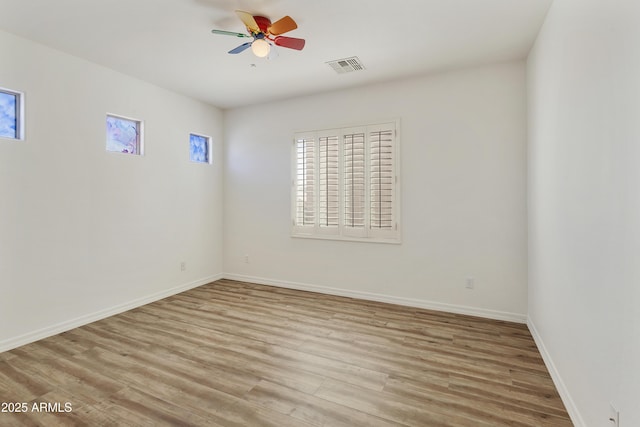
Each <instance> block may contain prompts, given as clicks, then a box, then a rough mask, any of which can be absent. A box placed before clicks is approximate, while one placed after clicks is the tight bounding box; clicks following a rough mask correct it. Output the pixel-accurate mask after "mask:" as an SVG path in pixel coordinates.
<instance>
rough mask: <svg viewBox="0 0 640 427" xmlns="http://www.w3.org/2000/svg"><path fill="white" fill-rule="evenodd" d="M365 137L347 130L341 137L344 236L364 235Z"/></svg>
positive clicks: (362, 133) (361, 131) (360, 132)
mask: <svg viewBox="0 0 640 427" xmlns="http://www.w3.org/2000/svg"><path fill="white" fill-rule="evenodd" d="M365 136H366V133H365V131H364V129H362V130H347V131H346V132H344V133H343V136H342V152H343V159H342V161H343V170H344V174H343V181H342V182H343V188H344V190H343V191H344V207H343V213H344V228H345V230H344V231H345V234H349V235H364V230H365V209H366V200H365V199H366V188H365V187H366V171H365V161H366V157H365Z"/></svg>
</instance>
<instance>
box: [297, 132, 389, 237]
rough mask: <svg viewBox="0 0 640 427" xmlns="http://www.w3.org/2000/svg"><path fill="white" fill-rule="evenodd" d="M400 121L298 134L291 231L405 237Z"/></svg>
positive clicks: (315, 234) (309, 234)
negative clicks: (402, 232)
mask: <svg viewBox="0 0 640 427" xmlns="http://www.w3.org/2000/svg"><path fill="white" fill-rule="evenodd" d="M396 128H397V122H390V123H382V124H375V125H365V126H358V127H351V128H341V129H331V130H322V131H313V132H299V133H296V134H295V137H294V143H293V146H294V149H293V188H292V205H293V206H292V215H293V219H292V222H293V228H292V235H293V236H295V237H313V238H328V239H338V240H358V241H376V242H390V243H398V242H399V241H400V230H399V224H398V221H399V218H400V215H399V213H400V192H399V179H398V176H399V161H398V158H399V154H398V153H399V143H398V138H397V135H396Z"/></svg>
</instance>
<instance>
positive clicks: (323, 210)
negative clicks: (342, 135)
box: [318, 135, 340, 232]
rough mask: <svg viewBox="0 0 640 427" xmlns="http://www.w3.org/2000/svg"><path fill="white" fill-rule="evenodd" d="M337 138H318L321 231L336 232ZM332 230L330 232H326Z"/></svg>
mask: <svg viewBox="0 0 640 427" xmlns="http://www.w3.org/2000/svg"><path fill="white" fill-rule="evenodd" d="M338 144H339V138H338V136H337V135H326V136H323V135H321V136H319V138H318V148H319V153H318V155H319V165H318V167H319V173H318V184H319V196H318V197H319V202H318V204H319V207H318V215H319V226H320V228H321V231H332V232H337V231H338V225H339V215H340V208H339V203H340V192H339V191H340V188H339V187H340V183H339V175H338V174H339V160H340V154H339V146H338ZM328 229H332V230H328Z"/></svg>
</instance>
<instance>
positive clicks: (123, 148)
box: [107, 115, 142, 155]
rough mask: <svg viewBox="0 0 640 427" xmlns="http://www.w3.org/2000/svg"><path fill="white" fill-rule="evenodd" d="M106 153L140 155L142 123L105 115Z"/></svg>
mask: <svg viewBox="0 0 640 427" xmlns="http://www.w3.org/2000/svg"><path fill="white" fill-rule="evenodd" d="M107 151H113V152H117V153H125V154H138V155H139V154H142V122H141V121H139V120H134V119H127V118H124V117H118V116H112V115H107Z"/></svg>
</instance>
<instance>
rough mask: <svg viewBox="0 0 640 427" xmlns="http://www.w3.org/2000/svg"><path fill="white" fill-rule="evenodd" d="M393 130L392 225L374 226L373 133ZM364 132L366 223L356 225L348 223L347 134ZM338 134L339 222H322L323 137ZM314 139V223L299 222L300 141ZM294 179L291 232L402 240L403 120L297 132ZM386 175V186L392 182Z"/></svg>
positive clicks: (294, 234)
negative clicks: (359, 226)
mask: <svg viewBox="0 0 640 427" xmlns="http://www.w3.org/2000/svg"><path fill="white" fill-rule="evenodd" d="M383 130H386V131H391V135H392V139H391V141H392V154H391V155H392V159H393V161H392V166H391V168H392V172H391V173H392V180H391V184H390V185H391V186H392V187H391V196H390V197H391V200H392V202H391V204H392V205H391V208H390V209H391V220H390V221H391V222H392V228H391V229H376V228H372V223H371V200H372V196H371V182H372V175H371V172H372V165H371V154H372V153H371V144H372V140H371V134H372V133H373V132H378V131H383ZM358 133H363V134H364V140H365V144H364V145H365V151H364V168H365V186H364V206H365V208H364V215H365V216H364V227H362V228H353V227H349V226H347V224H346V219H345V217H346V212H345V202H346V195H345V192H346V191H347V190H346V188H347V186H346V174H345V171H346V170H347V166H346V165H345V151H344V150H345V135H350V134H358ZM332 136H337V137H338V183H339V184H338V225H337V226H330V227H326V226H321V225H320V217H321V206H320V203H321V197H320V193H321V189H320V183H321V181H320V178H321V171H320V160H321V159H320V140H321V138H323V137H332ZM303 139H304V140H312V141H313V142H314V150H315V152H314V155H313V161H314V172H313V177H314V178H313V179H314V182H313V190H312V191H313V206H314V220H313V224H299V223H298V222H297V218H298V213H299V212H298V203H299V200H298V184H299V182H298V141H302V140H303ZM291 163H292V171H291V174H292V175H291V176H292V181H291V184H292V186H291V224H292V226H291V236H292V237H300V238H312V239H329V240H347V241H357V242H374V243H401V227H400V218H401V188H400V183H401V180H400V121H399V120H389V121H381V122H377V123H371V124H365V125H358V126H349V127H341V128H333V129H323V130H315V131H300V132H295V134H294V139H293V149H292V157H291ZM388 183H389V179H387V186H388V185H389V184H388Z"/></svg>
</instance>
